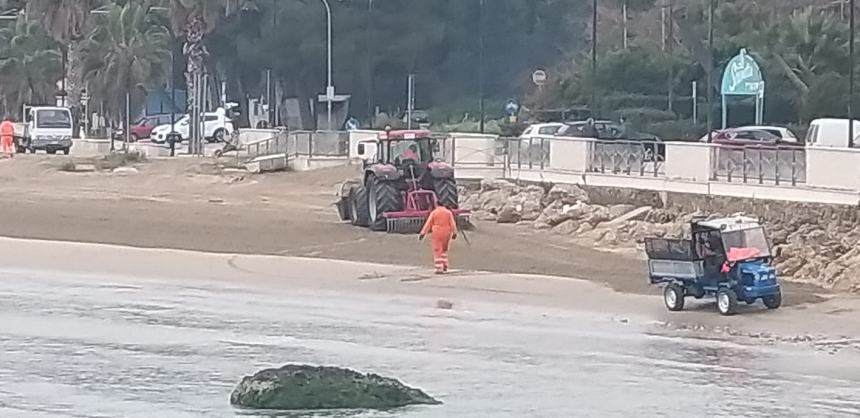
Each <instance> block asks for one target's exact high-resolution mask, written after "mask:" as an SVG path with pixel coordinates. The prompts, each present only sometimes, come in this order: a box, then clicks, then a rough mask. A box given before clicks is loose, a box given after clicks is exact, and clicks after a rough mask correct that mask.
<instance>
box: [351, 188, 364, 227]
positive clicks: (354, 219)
mask: <svg viewBox="0 0 860 418" xmlns="http://www.w3.org/2000/svg"><path fill="white" fill-rule="evenodd" d="M347 203H348V205H349V222H350V223H351V224H353V225H354V226H361V227H367V226H369V225H370V214H369V213H370V212H369V210H368V201H367V189H366V188H365V187H364V186H355V187H353V188H351V189H350V190H349V198H348V202H347Z"/></svg>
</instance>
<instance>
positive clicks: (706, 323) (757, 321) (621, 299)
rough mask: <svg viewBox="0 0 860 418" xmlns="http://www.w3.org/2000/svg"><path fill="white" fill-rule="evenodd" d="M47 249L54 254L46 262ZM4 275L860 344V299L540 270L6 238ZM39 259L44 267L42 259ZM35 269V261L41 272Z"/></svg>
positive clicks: (722, 336) (821, 344)
mask: <svg viewBox="0 0 860 418" xmlns="http://www.w3.org/2000/svg"><path fill="white" fill-rule="evenodd" d="M45 254H51V255H52V257H50V258H46V257H44V255H45ZM0 262H2V263H3V264H2V265H3V266H4V267H3V268H0V272H5V273H7V274H9V273H11V274H12V275H21V276H26V274H27V272H28V271H63V275H62V276H63V278H59V279H55V280H63V281H65V280H71V281H86V282H91V281H92V280H99V281H100V283H101V284H102V285H104V286H135V285H146V284H149V285H158V284H164V285H174V286H179V285H181V286H186V287H191V288H194V287H196V286H200V287H203V288H213V287H216V288H218V289H220V290H222V291H224V292H236V293H237V295H238V296H239V297H243V298H247V297H253V293H251V294H248V290H251V291H253V292H262V293H267V294H268V293H272V292H274V293H284V292H290V291H291V290H292V291H298V292H301V293H306V294H308V295H314V294H319V295H322V294H325V295H329V296H335V297H337V295H345V294H349V295H350V296H352V297H354V296H355V295H361V294H373V295H374V297H382V298H395V299H399V298H416V303H418V305H417V306H416V309H424V310H426V309H435V304H436V302H437V301H438V300H445V301H449V302H451V303H452V304H453V308H452V309H451V310H452V311H454V312H456V311H470V310H473V309H477V310H480V309H481V306H482V305H485V304H493V305H503V306H505V307H507V308H508V309H513V310H516V307H518V306H519V307H529V308H531V309H542V310H545V311H546V312H552V311H563V312H568V313H576V314H580V315H587V316H588V317H591V318H598V319H600V320H602V321H608V322H615V323H617V324H621V326H633V327H639V328H642V329H644V330H650V331H648V332H657V333H668V334H670V335H671V334H679V335H685V336H692V337H697V338H702V339H704V340H708V339H717V340H728V341H733V342H737V343H741V344H753V345H774V344H779V345H787V346H795V347H806V348H813V349H816V350H818V351H826V352H829V353H831V354H836V353H837V352H840V351H842V350H844V349H851V348H855V349H857V350H860V345H857V344H860V342H857V343H855V342H852V341H850V340H852V338H851V336H857V335H860V319H857V318H856V317H855V315H853V313H854V312H856V311H857V310H860V298H850V297H834V298H832V299H829V300H828V301H825V302H822V303H818V304H809V305H801V306H797V307H786V308H781V309H779V310H777V311H767V310H765V309H764V308H763V307H759V306H756V307H751V308H745V309H742V311H741V313H739V314H738V315H736V316H733V317H721V316H720V315H719V314H718V313H717V312H716V310H715V308H714V306H713V303H691V304H690V305H691V306H690V309H688V310H686V311H682V312H678V313H670V312H667V311H666V310H665V308H664V307H663V304H662V300H661V299H660V297H659V296H656V295H655V296H645V295H634V294H624V293H620V292H617V291H614V290H612V289H610V288H608V287H605V286H600V285H599V284H596V283H593V282H591V281H588V280H582V279H573V278H565V277H553V276H542V275H519V274H500V273H489V272H480V271H455V272H454V273H452V274H450V275H446V276H436V275H434V274H432V272H431V271H429V270H428V269H420V268H415V267H409V266H399V265H388V264H379V263H362V262H354V261H345V260H328V259H318V258H303V257H288V256H272V255H249V254H226V253H206V252H199V251H188V250H174V249H152V248H134V247H126V246H117V245H109V244H93V243H70V242H56V241H45V240H29V239H16V238H5V237H0ZM36 263H38V264H36ZM33 265H38V267H36V268H34V267H33Z"/></svg>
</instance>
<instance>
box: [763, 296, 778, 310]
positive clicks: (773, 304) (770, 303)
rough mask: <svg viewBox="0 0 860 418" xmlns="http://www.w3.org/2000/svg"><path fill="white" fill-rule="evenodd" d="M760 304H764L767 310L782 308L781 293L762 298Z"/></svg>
mask: <svg viewBox="0 0 860 418" xmlns="http://www.w3.org/2000/svg"><path fill="white" fill-rule="evenodd" d="M762 302H764V306H766V307H767V308H768V309H778V308H779V307H780V306H782V293H781V292H780V293H777V294H775V295H773V296H767V297H765V298H762Z"/></svg>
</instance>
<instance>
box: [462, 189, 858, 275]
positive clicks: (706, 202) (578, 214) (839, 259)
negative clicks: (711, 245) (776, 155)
mask: <svg viewBox="0 0 860 418" xmlns="http://www.w3.org/2000/svg"><path fill="white" fill-rule="evenodd" d="M606 193H607V191H606V190H599V191H598V190H591V189H584V188H581V187H578V186H575V185H549V186H538V185H519V184H516V183H513V182H510V181H506V180H491V181H484V182H482V183H481V187H480V188H479V189H477V190H471V191H470V190H464V194H463V196H464V200H463V204H462V206H463V207H464V208H465V209H470V210H472V211H473V212H474V216H475V218H477V219H480V220H485V221H494V222H498V223H504V224H519V225H525V226H528V227H531V228H534V229H536V230H544V231H547V232H550V233H553V234H560V235H564V236H569V237H570V239H571V241H572V242H575V243H577V244H580V245H587V246H595V247H598V248H604V249H612V248H624V247H626V248H635V247H637V246H639V247H641V244H642V243H643V242H644V239H645V238H646V237H678V238H680V237H689V224H690V221H691V220H692V219H693V217H696V216H707V217H709V218H718V217H724V216H734V215H740V214H747V215H748V216H752V217H758V218H760V219H762V221H763V222H764V225H765V226H766V228H767V230H768V233H769V235H770V237H771V241H772V245H773V249H774V255H775V264H776V267H777V270H778V272H779V273H780V275H781V276H783V277H784V278H788V279H791V280H794V281H801V282H807V283H812V284H816V285H820V286H824V287H827V288H834V289H838V290H847V291H851V292H860V215H857V214H856V212H855V211H854V210H852V208H846V209H842V208H837V209H834V208H832V207H827V208H823V209H822V208H821V207H812V206H809V205H802V204H790V203H786V202H772V203H767V204H761V203H750V202H749V201H747V200H737V199H735V200H733V199H730V198H726V199H724V200H725V201H718V200H715V198H713V197H701V198H699V197H695V196H692V195H687V196H686V197H685V199H686V200H695V199H700V200H701V201H696V202H693V203H690V202H689V201H686V202H684V203H683V204H682V203H679V204H677V205H668V207H662V206H663V205H661V204H659V199H656V201H657V202H658V203H656V204H655V203H654V201H655V199H646V198H645V197H644V196H641V195H639V194H638V193H630V194H629V195H630V199H627V200H628V201H627V202H625V203H620V204H612V205H601V204H597V203H594V202H593V200H594V199H592V196H593V195H598V194H599V195H605V194H606ZM615 194H616V195H623V193H615ZM614 197H615V199H613V200H615V201H624V200H625V199H624V198H623V196H621V197H619V196H614ZM604 200H605V199H604ZM679 200H684V199H679ZM642 201H646V202H647V203H649V205H641V204H637V203H641V202H642ZM701 208H708V210H707V211H705V210H702V209H701ZM729 209H739V210H737V211H730V210H729Z"/></svg>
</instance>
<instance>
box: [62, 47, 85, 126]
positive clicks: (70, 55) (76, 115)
mask: <svg viewBox="0 0 860 418" xmlns="http://www.w3.org/2000/svg"><path fill="white" fill-rule="evenodd" d="M66 51H67V52H66V56H67V59H68V63H67V65H66V99H67V102H66V106H68V108H69V111H71V112H72V121H73V129H72V132H73V135H74V137H75V138H77V137H79V136H80V135H79V133H80V132H79V128H80V120H81V114H82V113H83V106H82V104H81V89H83V88H84V87H85V84H84V69H83V66H84V64H83V61H84V60H83V54H84V41H83V40H80V39H79V40H71V41H69V45H68V48H66Z"/></svg>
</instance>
